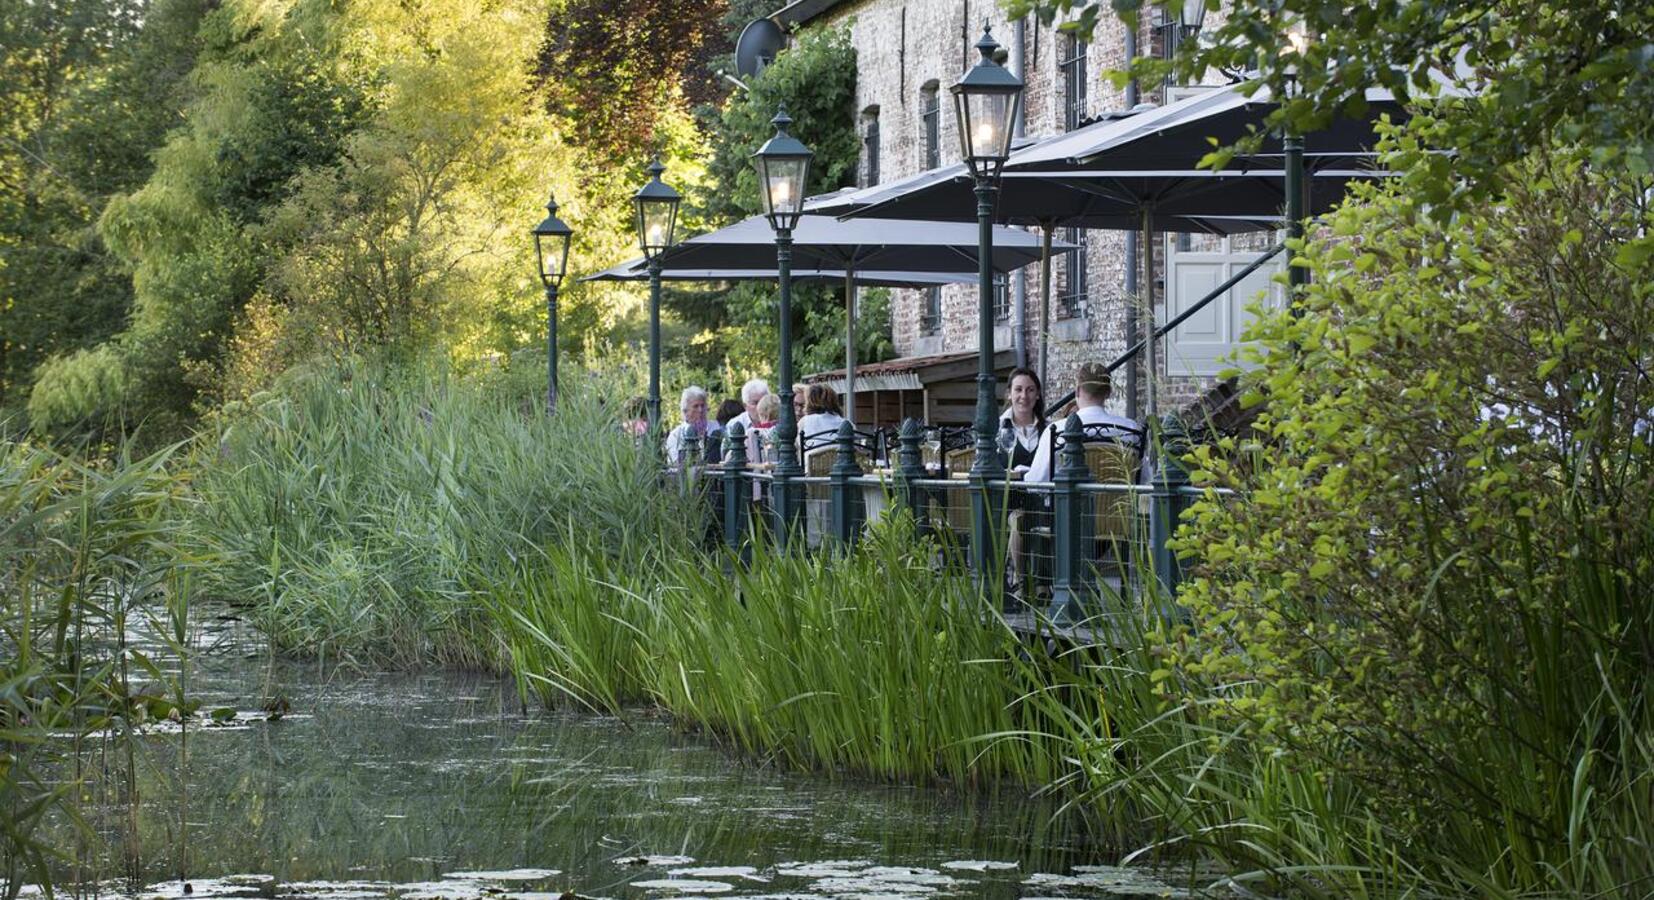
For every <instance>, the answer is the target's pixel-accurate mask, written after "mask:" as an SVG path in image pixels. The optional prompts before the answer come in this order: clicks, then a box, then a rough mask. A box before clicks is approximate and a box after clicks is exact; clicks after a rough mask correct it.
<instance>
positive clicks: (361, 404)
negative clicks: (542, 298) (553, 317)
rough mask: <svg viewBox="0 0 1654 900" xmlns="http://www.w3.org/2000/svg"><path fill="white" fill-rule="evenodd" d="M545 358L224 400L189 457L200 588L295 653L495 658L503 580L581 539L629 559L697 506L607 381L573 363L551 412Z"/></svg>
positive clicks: (331, 379)
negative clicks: (529, 369)
mask: <svg viewBox="0 0 1654 900" xmlns="http://www.w3.org/2000/svg"><path fill="white" fill-rule="evenodd" d="M533 374H534V377H533V378H529V379H523V378H519V377H517V376H516V375H515V374H513V373H492V374H486V375H482V376H476V377H469V378H467V377H461V376H458V375H452V374H449V373H447V372H446V371H444V370H443V369H441V368H431V367H421V366H395V365H386V364H375V363H372V362H367V361H355V362H351V363H349V364H345V365H330V364H318V365H317V366H315V367H313V368H310V369H306V370H303V371H301V372H297V373H294V374H293V375H291V376H290V377H289V378H287V379H286V380H285V381H284V382H283V384H282V385H281V386H280V388H279V390H277V391H273V392H270V393H265V394H259V395H255V396H254V397H252V398H251V399H250V400H248V401H247V402H246V403H244V404H231V405H230V406H228V407H227V408H226V409H225V410H224V411H223V412H222V413H221V414H219V415H218V416H217V418H216V420H215V422H214V426H215V427H214V429H213V430H211V431H210V432H208V433H207V434H204V435H203V436H202V437H201V438H200V439H199V441H198V442H197V444H196V446H195V448H194V453H193V457H192V462H193V465H194V467H195V478H194V491H193V493H192V497H191V501H192V502H191V504H190V507H189V509H188V512H187V516H188V519H189V522H190V530H191V533H192V534H193V535H194V536H195V538H196V539H197V541H198V542H199V546H200V548H201V552H203V553H205V554H208V555H211V556H212V557H213V558H214V559H215V564H214V566H213V567H212V570H211V571H210V572H205V573H203V579H204V580H203V588H204V589H206V590H209V591H210V592H211V593H212V595H214V596H216V597H220V598H223V599H224V600H226V601H227V602H230V603H232V604H236V605H238V606H243V607H246V608H248V609H250V610H251V611H252V613H253V615H254V616H255V618H256V619H257V621H258V623H259V625H260V627H261V628H262V629H263V630H264V631H265V632H266V633H267V634H268V635H270V637H271V640H273V641H274V642H275V643H276V644H277V646H278V647H280V648H283V649H289V650H296V651H301V652H305V653H312V654H318V655H321V656H326V657H332V658H343V659H354V660H357V661H362V662H369V661H379V662H390V663H396V664H405V665H410V664H418V663H426V662H436V663H440V664H456V665H462V666H474V667H488V668H496V667H499V666H500V665H501V664H502V662H503V660H504V652H505V648H504V646H503V645H502V644H501V643H500V641H499V640H497V638H496V635H495V633H494V632H493V631H492V629H491V626H490V622H489V619H488V616H487V614H486V612H485V611H484V609H483V606H482V602H481V598H482V597H483V596H484V595H485V594H487V593H489V592H491V591H492V590H493V589H494V588H495V586H496V585H497V584H499V583H502V582H510V581H514V580H516V579H517V578H518V575H519V573H520V572H522V571H524V570H528V571H536V570H540V569H542V568H543V567H544V566H545V565H546V564H547V563H546V554H547V553H548V552H552V551H551V550H550V548H555V547H557V546H558V545H560V544H563V543H565V542H567V541H568V540H569V539H570V536H571V535H576V536H599V535H600V536H602V537H601V538H600V539H598V540H594V541H593V542H592V543H591V544H590V546H598V545H599V544H601V546H602V550H601V552H603V553H607V554H611V555H613V556H614V557H615V558H617V559H628V558H631V556H632V555H633V554H634V551H635V550H636V548H637V547H639V546H641V544H640V543H639V542H640V541H642V540H643V536H644V535H646V534H651V533H655V532H658V531H659V530H660V529H662V528H673V527H676V528H677V529H679V530H680V531H681V530H682V529H684V528H686V527H687V523H688V522H689V521H690V519H691V517H690V516H687V515H680V514H677V513H675V512H674V510H673V508H672V506H671V504H672V503H673V502H674V499H673V498H674V496H675V495H674V494H673V493H672V492H669V491H663V490H661V489H659V488H658V487H657V486H656V479H657V473H656V470H655V468H654V463H653V461H652V459H651V458H650V457H649V455H648V454H645V453H642V452H640V449H639V447H638V445H637V444H636V442H635V441H634V440H633V439H632V438H631V437H630V436H628V435H624V434H622V433H621V432H620V430H619V429H618V428H617V427H615V417H616V415H618V406H619V404H618V402H617V401H616V397H615V394H616V392H618V391H619V390H620V389H619V388H617V387H616V386H615V382H614V380H613V379H605V378H603V377H601V376H600V375H596V374H590V375H588V377H573V376H572V373H571V374H570V375H569V376H568V377H566V378H565V387H564V390H563V396H562V398H561V400H560V403H559V406H558V411H557V415H556V416H551V417H548V416H546V415H544V413H543V411H542V410H541V408H540V403H541V402H542V400H541V397H542V395H541V394H540V392H541V391H543V389H544V387H543V381H539V380H538V379H539V378H543V375H542V374H541V373H540V372H538V371H536V372H534V373H533ZM622 396H623V394H622Z"/></svg>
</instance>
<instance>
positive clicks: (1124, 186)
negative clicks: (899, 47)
mask: <svg viewBox="0 0 1654 900" xmlns="http://www.w3.org/2000/svg"><path fill="white" fill-rule="evenodd" d="M1260 95H1262V96H1260ZM1369 95H1370V96H1369V101H1370V104H1371V105H1370V106H1369V110H1368V112H1369V113H1370V114H1371V115H1372V116H1373V117H1376V115H1377V114H1378V112H1379V111H1391V112H1393V113H1395V114H1397V115H1399V114H1400V110H1399V109H1398V108H1397V109H1391V108H1390V107H1393V106H1394V104H1393V101H1389V104H1390V107H1386V106H1385V102H1386V101H1385V98H1386V97H1387V96H1388V95H1385V94H1383V92H1369ZM1272 108H1273V105H1272V104H1271V103H1270V102H1269V100H1268V98H1267V95H1263V92H1262V91H1260V92H1259V94H1258V95H1254V96H1252V97H1247V96H1246V95H1245V94H1244V93H1242V92H1241V91H1240V89H1239V86H1231V87H1228V88H1220V89H1215V90H1212V91H1207V92H1202V93H1200V94H1196V95H1194V96H1192V97H1189V98H1187V99H1185V100H1181V101H1178V102H1176V103H1172V104H1168V105H1167V106H1164V107H1158V108H1150V109H1147V110H1144V111H1139V112H1136V113H1133V114H1129V115H1126V116H1123V117H1118V118H1113V119H1108V120H1104V121H1101V122H1097V123H1094V124H1092V125H1088V126H1086V127H1084V128H1080V129H1078V130H1076V131H1073V132H1069V133H1067V134H1063V135H1059V136H1057V137H1054V138H1050V139H1047V140H1044V141H1040V142H1038V143H1036V144H1033V145H1031V146H1029V147H1025V148H1024V149H1022V150H1020V151H1017V152H1015V153H1012V154H1011V157H1010V159H1009V160H1008V161H1007V162H1006V165H1005V169H1004V175H1003V178H1004V182H1003V186H1002V189H1001V190H1000V191H999V197H998V200H997V209H996V212H997V214H998V218H999V219H1000V221H1009V222H1018V221H1029V220H1033V221H1036V222H1038V223H1039V224H1041V225H1043V226H1044V227H1046V228H1047V229H1048V233H1049V229H1050V228H1051V227H1053V226H1054V225H1068V226H1074V227H1082V228H1100V229H1112V230H1130V231H1135V230H1137V229H1142V231H1143V239H1142V242H1143V256H1144V271H1145V272H1148V273H1152V272H1153V271H1154V241H1153V237H1152V235H1153V233H1154V232H1155V231H1194V232H1208V233H1215V234H1232V233H1239V232H1245V231H1256V230H1266V229H1272V228H1278V227H1280V225H1281V223H1282V222H1283V221H1284V220H1283V219H1282V218H1281V212H1282V208H1283V207H1284V206H1285V191H1284V183H1285V173H1284V172H1282V171H1279V170H1277V169H1274V168H1268V169H1263V168H1259V167H1257V166H1256V165H1255V164H1253V163H1252V161H1251V160H1250V159H1246V158H1243V159H1241V160H1240V161H1239V162H1238V164H1236V165H1233V166H1232V167H1230V168H1227V169H1223V170H1218V171H1207V170H1197V169H1195V164H1196V163H1198V161H1199V160H1200V158H1201V157H1202V156H1204V155H1205V153H1206V152H1207V150H1208V148H1209V147H1210V144H1209V143H1208V141H1207V140H1206V138H1207V137H1208V136H1211V137H1216V138H1217V139H1218V140H1220V141H1223V140H1228V141H1231V142H1232V141H1234V140H1237V139H1239V138H1240V137H1241V136H1243V135H1244V134H1246V133H1248V129H1247V126H1248V125H1250V126H1252V127H1257V126H1259V125H1261V123H1262V122H1263V120H1264V117H1265V116H1267V115H1268V113H1269V111H1270V110H1271V109H1272ZM1374 142H1375V139H1374V137H1373V134H1372V119H1371V118H1367V119H1361V120H1345V121H1342V122H1339V123H1336V124H1335V125H1334V126H1333V127H1331V128H1329V129H1328V130H1327V131H1325V132H1322V133H1319V134H1318V135H1317V136H1316V137H1315V139H1314V140H1313V142H1312V143H1313V147H1314V150H1313V153H1312V158H1313V159H1314V160H1315V161H1316V163H1317V166H1316V168H1314V169H1312V171H1311V173H1310V176H1311V177H1310V178H1309V179H1308V182H1309V184H1310V189H1309V191H1307V193H1308V194H1309V198H1308V204H1307V206H1306V210H1305V211H1306V213H1307V214H1310V215H1314V214H1316V213H1319V212H1324V211H1325V210H1326V209H1327V208H1329V207H1330V206H1331V205H1332V204H1333V203H1334V202H1336V201H1337V200H1338V199H1339V198H1340V197H1342V196H1343V194H1344V190H1345V188H1346V186H1347V184H1348V182H1349V181H1350V180H1352V179H1356V178H1370V177H1377V176H1380V175H1382V174H1384V173H1379V172H1373V171H1368V170H1364V169H1360V168H1355V167H1353V166H1352V165H1351V163H1353V162H1357V161H1360V160H1362V159H1364V158H1367V159H1370V150H1369V148H1370V147H1371V145H1372V144H1373V143H1374ZM1275 143H1276V144H1277V145H1278V144H1279V141H1276V142H1275ZM1263 149H1264V151H1265V152H1267V151H1268V150H1269V147H1268V146H1265V147H1264V148H1263ZM1335 164H1342V166H1343V167H1334V166H1335ZM893 187H895V186H893ZM836 199H837V206H835V207H834V208H840V209H842V208H843V206H844V205H845V204H844V201H845V199H847V198H836ZM855 199H857V200H859V201H861V205H859V206H858V207H855V208H850V209H846V210H844V211H843V212H842V213H841V214H842V215H845V216H846V217H848V218H852V219H854V218H856V217H860V216H880V217H883V218H888V219H901V218H923V219H938V218H954V219H959V220H966V219H968V218H969V217H970V216H971V215H972V213H973V212H974V208H975V206H974V194H972V192H971V185H969V184H961V183H959V182H958V181H957V179H954V178H940V177H932V178H915V179H911V180H910V182H909V184H908V185H906V186H905V189H895V190H891V191H886V192H883V193H878V194H869V195H865V196H862V197H859V198H855ZM1147 287H1148V291H1147V293H1148V297H1147V303H1146V304H1145V305H1144V308H1145V311H1146V314H1147V315H1148V316H1149V317H1150V321H1149V326H1150V328H1149V332H1148V333H1150V334H1153V321H1152V316H1153V304H1154V281H1153V278H1152V275H1151V276H1150V277H1149V278H1148V279H1147ZM1041 295H1042V301H1041V306H1042V309H1043V310H1048V309H1049V304H1050V278H1049V271H1048V270H1047V272H1046V277H1045V279H1044V285H1043V287H1042V292H1041ZM1045 318H1046V314H1042V323H1041V324H1042V342H1043V341H1044V339H1045V338H1044V336H1043V332H1044V331H1045V327H1044V326H1045V325H1046V323H1045V322H1044V321H1043V320H1044V319H1045ZM1129 343H1130V341H1128V344H1129ZM1147 349H1148V354H1149V356H1148V359H1149V367H1148V371H1149V378H1150V379H1151V381H1150V385H1149V391H1148V399H1149V404H1148V407H1149V415H1150V417H1151V418H1152V417H1153V416H1154V414H1155V411H1156V400H1155V395H1154V386H1153V381H1152V379H1153V378H1154V346H1153V342H1152V341H1151V342H1149V345H1148V348H1147ZM1044 356H1045V350H1044V344H1043V343H1042V349H1041V357H1042V359H1043V357H1044Z"/></svg>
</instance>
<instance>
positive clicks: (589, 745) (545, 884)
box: [80, 615, 1190, 900]
mask: <svg viewBox="0 0 1654 900" xmlns="http://www.w3.org/2000/svg"><path fill="white" fill-rule="evenodd" d="M208 632H209V634H210V635H211V637H210V638H209V639H207V640H205V641H204V646H203V648H202V649H201V651H200V652H199V653H198V655H197V657H196V661H195V663H194V665H193V666H192V671H191V676H190V677H191V682H192V692H191V693H192V695H193V696H196V697H199V698H201V699H202V700H203V701H204V709H212V708H214V707H223V706H228V707H234V708H235V709H236V710H237V711H238V715H237V716H236V718H235V719H234V720H233V721H231V722H229V723H228V724H226V725H223V726H213V727H205V726H201V725H192V726H191V728H190V729H189V733H188V737H187V754H181V753H180V749H181V744H183V743H184V741H182V740H181V737H180V735H179V733H178V731H177V729H176V726H173V727H171V728H168V729H161V730H157V731H155V732H154V733H151V734H148V735H146V736H145V737H144V738H143V740H142V741H141V742H140V743H139V754H138V762H137V767H138V770H139V772H140V777H139V779H138V784H139V785H140V793H141V799H140V802H139V804H138V806H137V822H138V827H137V833H138V835H139V837H138V839H137V841H136V844H135V845H134V844H133V843H130V842H126V841H125V840H124V837H123V836H124V835H125V834H126V833H127V832H129V831H130V828H129V827H122V826H124V825H125V823H127V822H129V821H130V819H129V815H130V809H129V808H127V809H123V808H121V807H120V806H119V805H118V804H108V805H105V806H103V807H98V806H96V805H94V806H93V807H92V813H93V814H92V817H91V818H92V822H93V824H94V825H95V826H96V827H98V828H99V830H100V831H102V832H104V833H105V835H106V836H107V837H108V838H109V841H110V844H111V847H110V850H109V852H108V857H109V858H110V859H112V860H123V859H126V860H130V859H132V858H133V856H134V851H135V860H136V862H135V864H134V863H132V862H127V863H120V864H117V863H113V862H112V863H110V864H109V865H108V869H107V871H104V872H101V873H96V878H93V877H87V876H85V875H83V885H82V887H83V890H82V891H80V892H81V893H85V892H86V891H85V890H84V889H85V888H91V887H92V886H93V883H94V881H95V880H96V881H97V885H96V890H97V892H98V893H101V894H104V895H109V894H116V895H121V896H137V897H154V898H165V897H180V896H183V895H184V894H186V893H188V894H189V895H190V896H191V897H223V896H261V897H315V898H323V900H375V898H390V900H461V898H467V897H494V898H501V900H551V898H556V897H562V896H568V894H570V893H572V894H574V895H575V896H580V897H614V898H621V897H638V898H646V897H668V896H682V895H690V894H717V895H722V896H741V897H753V896H765V897H797V898H810V900H824V898H849V897H858V898H859V897H885V898H921V897H955V896H967V897H1007V898H1009V897H1035V896H1048V897H1056V896H1065V897H1110V896H1159V897H1164V896H1188V895H1189V892H1188V887H1189V878H1190V876H1189V874H1188V873H1182V874H1180V875H1179V874H1168V873H1166V872H1159V873H1156V872H1152V871H1149V870H1146V869H1143V868H1140V867H1133V868H1129V869H1117V868H1111V867H1107V866H1098V865H1090V864H1095V863H1098V862H1102V861H1105V860H1108V859H1114V858H1118V856H1119V853H1118V851H1110V850H1107V849H1105V848H1100V847H1096V846H1093V845H1090V844H1088V843H1086V841H1085V839H1084V838H1083V837H1082V835H1081V830H1080V829H1079V828H1078V827H1077V824H1078V823H1076V822H1074V821H1073V819H1072V818H1071V817H1069V816H1062V815H1057V813H1058V806H1057V804H1056V802H1055V801H1053V800H1049V799H1042V798H1033V797H1030V796H1029V794H1028V792H1027V791H1025V790H1015V789H1009V788H1001V789H997V790H992V789H971V790H968V791H963V790H955V789H947V788H936V787H915V786H899V785H888V784H880V783H870V782H867V781H864V780H858V779H855V778H851V777H848V776H843V775H838V776H831V775H828V774H806V773H797V772H791V771H786V770H783V769H781V768H780V767H778V766H767V765H764V764H762V763H761V762H756V761H741V760H738V759H735V758H733V757H732V756H730V755H729V754H727V753H725V752H723V751H722V750H720V749H719V748H718V747H717V746H715V745H714V744H713V743H712V742H710V741H708V740H706V739H705V738H701V737H696V736H693V735H685V734H681V733H679V732H678V731H676V730H675V729H673V728H672V726H671V724H670V722H668V721H666V720H665V719H663V718H661V717H659V716H657V715H656V714H654V713H652V712H651V711H649V710H644V709H639V710H637V711H635V712H633V713H631V714H629V715H627V716H625V717H624V718H615V717H607V716H597V715H592V714H588V713H576V712H545V711H543V710H540V709H538V708H537V707H534V706H529V707H527V708H525V707H524V705H523V704H522V703H521V701H520V700H519V699H518V696H517V693H516V691H515V688H514V686H513V685H512V684H511V683H510V682H509V681H507V680H502V679H498V678H492V677H485V676H480V675H474V674H462V673H424V674H399V673H388V672H370V673H363V672H360V671H357V670H349V671H346V670H342V669H332V670H329V669H326V668H323V667H319V666H317V665H315V664H313V663H312V664H306V663H302V662H297V661H291V660H283V659H281V658H272V657H271V656H270V655H269V654H268V653H265V652H263V651H262V649H261V647H260V645H259V643H258V640H257V638H256V636H254V635H253V634H252V632H251V630H250V629H249V628H248V627H247V626H246V625H245V624H243V623H240V622H239V621H237V620H236V619H234V617H233V616H228V615H223V616H219V617H218V618H217V619H216V622H215V627H213V628H211V629H209V630H208ZM271 697H280V698H283V699H284V700H285V701H286V702H285V703H283V704H281V705H280V708H281V709H282V712H281V715H280V716H279V718H272V716H271V715H270V714H269V713H267V712H265V711H264V709H263V708H262V707H263V705H264V703H265V700H266V699H267V698H271ZM184 756H187V763H186V761H185V759H184V758H181V757H184ZM104 764H108V765H114V764H115V763H111V762H109V761H107V760H106V761H104ZM181 821H187V822H188V823H189V824H188V827H187V830H184V831H181V830H180V828H179V823H180V822H181ZM181 838H186V839H187V840H186V839H181ZM186 860H187V862H186ZM134 865H135V868H134ZM134 872H135V873H136V874H137V878H136V879H135V880H130V879H128V880H114V879H113V878H112V876H114V875H115V874H117V873H119V874H123V875H130V874H132V873H134ZM180 874H182V875H183V876H185V877H183V878H180V877H179V876H180Z"/></svg>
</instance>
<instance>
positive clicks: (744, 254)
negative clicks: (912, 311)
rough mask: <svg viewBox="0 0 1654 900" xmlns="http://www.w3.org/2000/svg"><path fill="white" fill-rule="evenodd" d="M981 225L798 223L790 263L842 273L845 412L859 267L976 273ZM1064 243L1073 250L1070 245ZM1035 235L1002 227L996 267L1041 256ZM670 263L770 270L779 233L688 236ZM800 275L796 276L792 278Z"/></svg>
mask: <svg viewBox="0 0 1654 900" xmlns="http://www.w3.org/2000/svg"><path fill="white" fill-rule="evenodd" d="M977 237H978V235H977V229H976V226H975V225H974V224H967V223H963V222H922V221H911V220H905V219H904V220H899V221H897V220H884V219H857V220H855V221H853V222H851V221H843V220H840V219H835V218H833V217H831V216H822V215H805V216H802V217H800V218H799V220H798V226H797V227H796V228H794V229H793V264H794V265H796V266H797V267H798V269H799V270H802V271H837V272H842V273H843V275H844V285H845V302H846V303H847V304H848V308H847V309H846V325H845V328H846V332H847V333H846V336H845V341H844V364H845V368H846V370H847V373H848V376H847V378H846V383H845V418H849V419H852V420H853V419H854V415H853V414H854V411H855V396H856V383H855V373H856V358H855V353H856V344H855V339H854V327H855V321H856V309H855V297H856V284H857V283H858V282H862V281H864V279H863V278H862V276H861V273H862V272H864V271H873V272H880V271H882V272H899V273H904V274H909V273H913V274H923V273H930V274H966V275H969V274H973V273H975V272H977ZM1063 248H1064V249H1073V245H1071V244H1065V245H1063ZM1040 253H1041V248H1040V244H1039V242H1038V241H1036V240H1035V239H1034V236H1033V235H1030V234H1028V233H1027V232H1024V231H1017V230H1016V229H1012V228H997V229H995V234H994V247H993V257H992V260H991V265H992V266H993V268H994V270H995V271H998V272H1011V271H1014V270H1016V269H1019V268H1021V267H1023V266H1025V265H1028V264H1029V263H1032V262H1034V261H1035V260H1037V259H1039V258H1040ZM660 259H661V262H662V264H663V265H664V266H665V267H667V268H677V269H707V270H712V269H719V270H741V269H745V270H768V269H770V268H771V267H773V266H774V265H775V232H774V231H773V230H771V228H770V224H769V222H768V221H766V220H765V219H764V217H763V216H753V217H751V218H748V219H743V220H741V221H739V222H736V223H735V224H733V225H730V226H727V227H725V228H720V229H718V230H717V231H712V232H709V233H707V234H703V235H698V236H696V237H692V238H689V239H688V240H686V241H683V242H682V243H680V244H678V245H677V246H676V247H673V248H672V249H670V250H668V251H666V252H665V253H663V254H661V256H660ZM795 277H796V276H795Z"/></svg>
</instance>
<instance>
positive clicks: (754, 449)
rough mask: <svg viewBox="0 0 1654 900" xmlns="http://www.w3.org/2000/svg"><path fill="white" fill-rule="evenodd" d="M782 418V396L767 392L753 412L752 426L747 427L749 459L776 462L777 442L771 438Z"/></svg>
mask: <svg viewBox="0 0 1654 900" xmlns="http://www.w3.org/2000/svg"><path fill="white" fill-rule="evenodd" d="M780 418H781V398H780V397H778V396H776V395H775V394H765V395H764V396H763V399H761V400H759V401H758V403H757V405H756V408H755V409H754V411H753V413H752V427H751V428H749V429H747V459H750V460H752V461H753V462H775V443H774V441H772V440H771V438H772V437H773V434H772V433H773V432H774V431H775V423H776V421H777V420H778V419H780Z"/></svg>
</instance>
